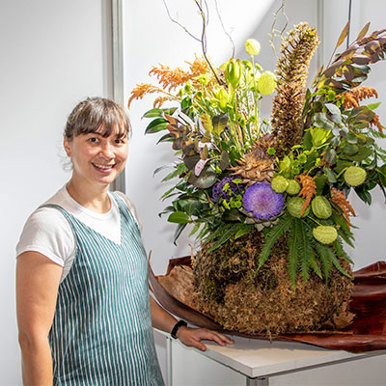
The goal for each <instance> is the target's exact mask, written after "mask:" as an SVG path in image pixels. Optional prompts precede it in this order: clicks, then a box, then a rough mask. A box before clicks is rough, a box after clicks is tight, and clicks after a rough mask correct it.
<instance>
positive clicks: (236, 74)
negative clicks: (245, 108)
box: [225, 59, 243, 88]
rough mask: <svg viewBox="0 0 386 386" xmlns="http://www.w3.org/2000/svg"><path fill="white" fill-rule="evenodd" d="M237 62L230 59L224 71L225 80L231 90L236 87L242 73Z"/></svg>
mask: <svg viewBox="0 0 386 386" xmlns="http://www.w3.org/2000/svg"><path fill="white" fill-rule="evenodd" d="M239 62H240V61H238V60H236V59H230V60H229V62H228V64H227V67H226V70H225V79H226V81H227V82H228V83H229V84H231V85H232V87H233V88H236V87H237V86H238V84H239V83H240V79H241V75H242V73H243V72H242V68H241V65H240V63H239Z"/></svg>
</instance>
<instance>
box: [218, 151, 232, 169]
mask: <svg viewBox="0 0 386 386" xmlns="http://www.w3.org/2000/svg"><path fill="white" fill-rule="evenodd" d="M229 164H230V159H229V153H228V152H227V151H225V150H224V151H223V152H222V153H221V160H220V165H219V166H220V169H221V170H225V169H226V168H227V167H228V166H229Z"/></svg>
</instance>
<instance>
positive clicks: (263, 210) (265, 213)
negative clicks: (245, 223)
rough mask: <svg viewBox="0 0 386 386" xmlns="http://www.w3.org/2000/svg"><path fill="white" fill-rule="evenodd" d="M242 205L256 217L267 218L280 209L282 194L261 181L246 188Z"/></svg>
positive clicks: (282, 199) (282, 200) (282, 203)
mask: <svg viewBox="0 0 386 386" xmlns="http://www.w3.org/2000/svg"><path fill="white" fill-rule="evenodd" d="M243 205H244V208H245V209H246V210H247V211H248V212H252V214H253V215H254V216H255V217H256V218H261V219H265V220H269V219H270V218H271V217H273V216H276V215H277V214H279V213H280V211H281V210H282V208H283V205H284V196H283V195H282V194H280V193H276V192H275V191H274V190H273V189H272V188H271V184H269V183H267V182H261V183H257V184H253V185H251V186H250V187H249V188H247V190H246V191H245V193H244V197H243Z"/></svg>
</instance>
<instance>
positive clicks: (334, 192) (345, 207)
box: [330, 188, 356, 227]
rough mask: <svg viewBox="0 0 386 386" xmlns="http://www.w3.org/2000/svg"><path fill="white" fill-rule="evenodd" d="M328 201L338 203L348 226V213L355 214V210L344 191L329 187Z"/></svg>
mask: <svg viewBox="0 0 386 386" xmlns="http://www.w3.org/2000/svg"><path fill="white" fill-rule="evenodd" d="M330 201H331V202H333V203H334V204H336V205H338V206H339V208H340V209H342V212H343V218H344V220H345V221H346V223H347V225H348V226H349V227H350V220H349V218H350V214H352V215H353V216H356V214H355V211H354V209H353V207H352V206H351V204H350V203H349V201H348V200H347V198H346V196H345V194H344V192H342V191H341V190H338V189H336V188H332V189H331V198H330Z"/></svg>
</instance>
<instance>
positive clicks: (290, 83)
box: [272, 23, 319, 156]
mask: <svg viewBox="0 0 386 386" xmlns="http://www.w3.org/2000/svg"><path fill="white" fill-rule="evenodd" d="M318 44H319V37H318V35H317V33H316V29H315V28H311V27H309V26H308V24H307V23H300V24H298V25H297V26H295V28H294V29H293V30H292V31H290V32H289V34H288V36H287V37H286V38H285V39H284V40H283V42H282V46H281V50H280V52H281V56H280V58H279V60H278V63H277V70H276V73H277V89H276V91H277V95H276V96H275V98H274V101H273V109H272V127H273V135H274V136H275V137H276V145H275V148H276V153H277V154H278V155H279V156H280V155H283V154H285V152H289V151H290V149H291V147H292V146H294V145H296V144H298V143H299V142H300V140H301V136H302V126H303V121H302V112H303V105H304V99H305V93H306V81H307V75H308V67H309V65H310V61H311V58H312V55H313V53H314V51H315V49H316V48H317V46H318Z"/></svg>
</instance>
